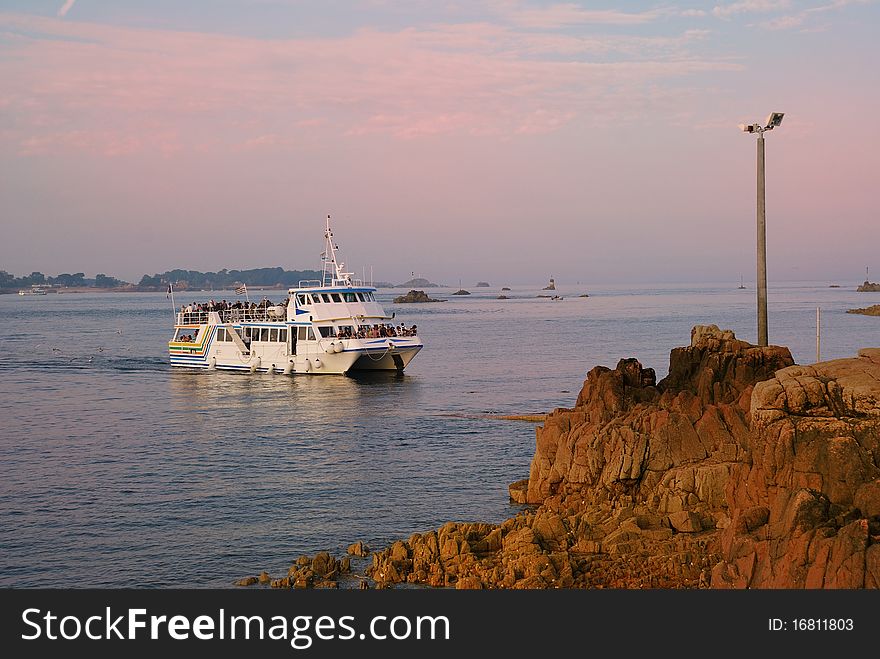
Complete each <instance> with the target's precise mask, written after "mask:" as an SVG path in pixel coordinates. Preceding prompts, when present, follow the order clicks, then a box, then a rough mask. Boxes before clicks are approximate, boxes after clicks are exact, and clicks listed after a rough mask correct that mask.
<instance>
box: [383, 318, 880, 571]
mask: <svg viewBox="0 0 880 659" xmlns="http://www.w3.org/2000/svg"><path fill="white" fill-rule="evenodd" d="M655 380H656V378H655V375H654V372H653V371H652V370H651V369H644V368H642V366H641V365H640V364H639V362H638V361H636V360H635V359H624V360H621V361H620V362H619V363H618V365H617V367H616V368H615V369H613V370H612V369H609V368H605V367H596V368H594V369H593V370H591V371H590V372H589V374H588V375H587V380H586V382H585V383H584V386H583V388H582V390H581V392H580V394H579V396H578V398H577V402H576V404H575V406H574V407H573V408H571V409H557V410H555V411H554V412H553V413H552V414H550V415H549V416H548V417H547V419H546V421H545V423H544V425H543V427H540V428H538V429H537V438H536V448H535V455H534V458H533V460H532V464H531V469H530V474H529V478H528V480H527V481H520V482H518V483H514V484H513V485H512V486H511V489H510V492H511V497H512V498H513V499H515V500H518V501H520V502H523V503H531V504H535V505H536V506H537V508H536V509H535V510H530V511H527V512H524V513H522V514H520V515H518V516H516V517H514V518H512V519H509V520H507V521H506V522H504V523H503V524H500V525H491V524H458V523H453V522H450V523H448V524H446V525H444V526H443V527H441V528H440V529H438V530H436V531H431V532H429V533H426V534H415V535H413V536H412V537H410V538H409V539H408V540H407V541H399V542H397V543H395V544H394V545H392V546H391V547H390V548H388V549H386V550H384V551H381V552H377V553H375V554H374V555H373V566H372V567H371V568H370V570H369V574H370V576H371V577H372V578H373V579H374V580H376V582H377V583H378V584H379V585H385V584H389V583H395V582H401V581H408V582H411V583H427V584H430V585H435V586H441V585H446V586H450V585H455V586H456V587H459V588H486V587H489V588H495V587H502V588H547V587H608V586H610V587H709V586H711V587H720V588H724V587H735V588H744V587H790V588H803V587H877V586H878V585H880V550H878V549H877V547H878V543H877V541H878V540H880V537H878V534H880V468H878V465H880V349H878V350H864V351H862V352H860V354H859V357H857V358H853V359H845V360H837V361H833V362H826V363H821V364H816V365H814V366H812V367H798V366H794V365H793V360H792V358H791V355H790V353H789V351H788V349H786V348H782V347H776V346H770V347H764V348H759V347H757V346H753V345H750V344H748V343H746V342H744V341H738V340H737V339H736V338H735V337H734V335H733V333H732V332H729V331H721V330H719V329H718V328H717V327H715V326H705V327H703V326H698V327H695V328H694V330H693V331H692V336H691V343H690V345H689V346H687V347H683V348H676V349H674V350H673V351H672V353H671V356H670V369H669V375H668V376H667V377H666V378H665V379H663V380H662V381H660V382H656V381H655Z"/></svg>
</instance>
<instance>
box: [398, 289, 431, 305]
mask: <svg viewBox="0 0 880 659" xmlns="http://www.w3.org/2000/svg"><path fill="white" fill-rule="evenodd" d="M414 302H443V300H435V299H434V298H430V297H428V295H427V293H425V291H416V290H412V291H410V292H409V293H407V294H406V295H398V296H397V297H396V298H394V304H409V303H414Z"/></svg>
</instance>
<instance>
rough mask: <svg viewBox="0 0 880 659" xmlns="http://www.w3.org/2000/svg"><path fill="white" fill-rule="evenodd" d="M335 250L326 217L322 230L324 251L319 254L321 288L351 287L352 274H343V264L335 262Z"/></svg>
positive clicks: (336, 247)
mask: <svg viewBox="0 0 880 659" xmlns="http://www.w3.org/2000/svg"><path fill="white" fill-rule="evenodd" d="M337 249H339V245H337V244H336V243H335V242H334V241H333V231H332V230H331V229H330V216H329V215H328V216H327V224H326V227H325V229H324V251H323V252H322V253H321V263H322V270H321V286H351V276H352V275H353V274H354V273H353V272H345V263H343V262H341V261H337V260H336V250H337Z"/></svg>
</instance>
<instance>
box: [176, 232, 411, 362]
mask: <svg viewBox="0 0 880 659" xmlns="http://www.w3.org/2000/svg"><path fill="white" fill-rule="evenodd" d="M324 238H325V249H324V252H323V254H322V255H321V259H322V265H323V267H322V277H321V279H320V280H308V281H300V282H299V285H298V286H297V287H296V288H290V289H288V291H287V297H286V298H285V299H284V300H283V301H282V302H281V303H280V304H269V303H268V301H266V300H264V301H263V302H261V303H260V304H256V303H251V302H250V301H249V300H248V302H247V303H244V302H240V301H239V302H236V303H233V304H229V303H216V302H215V303H208V304H199V305H189V306H184V307H181V308H180V309H178V310H177V311H176V314H175V326H174V337H173V338H172V340H171V341H170V342H169V343H168V349H169V353H170V356H171V365H172V366H182V367H188V368H207V369H221V370H240V371H249V372H251V373H255V372H260V373H284V374H294V373H310V374H322V373H327V374H331V373H334V374H345V373H349V372H350V371H359V370H370V371H403V369H404V368H406V366H407V364H409V362H410V361H411V360H412V358H413V357H415V356H416V354H417V353H418V352H419V350H421V349H422V342H421V340H420V338H419V336H418V328H417V327H416V326H415V325H413V326H412V327H409V328H407V327H404V326H403V325H398V326H394V325H393V324H390V323H389V321H391V320H392V319H393V316H389V315H388V314H386V312H385V310H384V309H383V308H382V305H381V304H380V303H379V302H378V301H377V300H376V296H375V293H376V289H375V288H374V287H372V286H368V285H366V284H365V283H364V282H363V281H361V280H358V279H354V278H353V273H351V272H345V264H344V263H341V262H339V261H338V260H337V256H336V250H337V249H338V247H337V246H336V244H335V241H334V239H333V232H332V231H331V229H330V216H327V224H326V229H325V231H324ZM243 289H244V290H243V292H245V293H246V288H244V287H243ZM175 308H176V309H177V307H175Z"/></svg>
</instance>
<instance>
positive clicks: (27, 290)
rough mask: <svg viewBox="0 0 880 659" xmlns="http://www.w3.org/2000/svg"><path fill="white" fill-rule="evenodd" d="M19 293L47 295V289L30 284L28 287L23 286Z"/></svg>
mask: <svg viewBox="0 0 880 659" xmlns="http://www.w3.org/2000/svg"><path fill="white" fill-rule="evenodd" d="M18 294H19V295H48V294H49V293H48V291H47V290H46V289H45V288H43V287H42V286H38V285H36V284H33V285H31V287H30V288H23V289H21V290H20V291H19V292H18Z"/></svg>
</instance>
